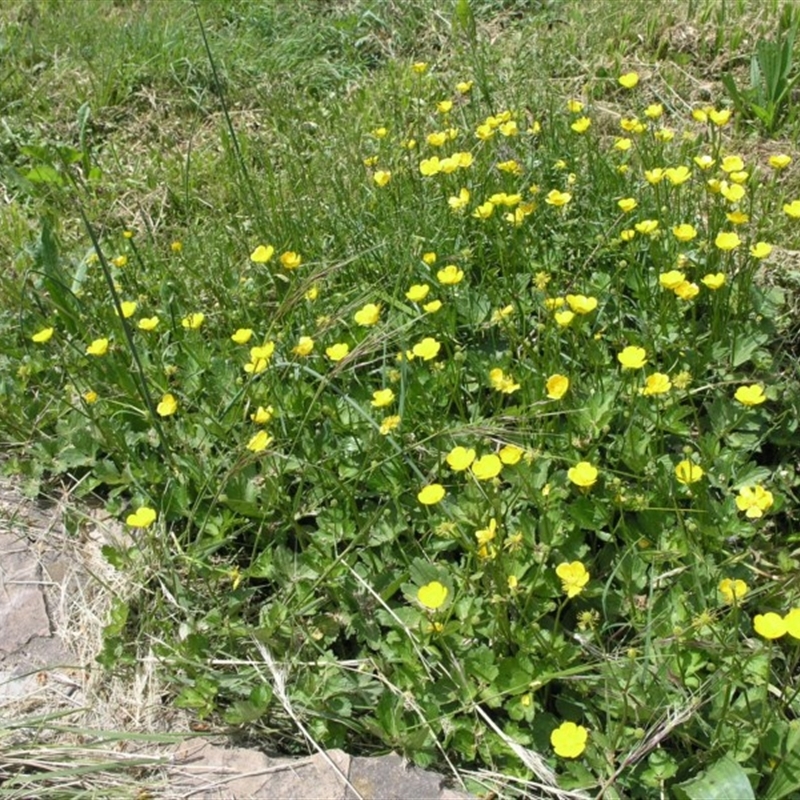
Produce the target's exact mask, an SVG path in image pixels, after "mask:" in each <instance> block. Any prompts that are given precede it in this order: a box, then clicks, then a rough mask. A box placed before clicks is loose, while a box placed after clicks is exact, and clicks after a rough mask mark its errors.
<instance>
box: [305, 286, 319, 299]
mask: <svg viewBox="0 0 800 800" xmlns="http://www.w3.org/2000/svg"><path fill="white" fill-rule="evenodd" d="M303 297H305V299H306V300H308V301H309V302H311V303H313V302H314V301H315V300H316V299H317V298H318V297H319V286H318V285H317V284H316V283H315V284H314V285H313V286H310V287H309V289H308V291H307V292H306V293H305V294H304V295H303Z"/></svg>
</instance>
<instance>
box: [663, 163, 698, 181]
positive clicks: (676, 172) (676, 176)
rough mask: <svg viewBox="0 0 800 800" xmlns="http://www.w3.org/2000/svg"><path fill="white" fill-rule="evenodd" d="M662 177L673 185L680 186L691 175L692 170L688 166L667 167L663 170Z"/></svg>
mask: <svg viewBox="0 0 800 800" xmlns="http://www.w3.org/2000/svg"><path fill="white" fill-rule="evenodd" d="M664 177H665V178H666V179H667V180H668V181H669V182H670V183H671V184H672V185H673V186H680V185H681V184H682V183H686V181H688V180H689V178H691V177H692V171H691V170H690V169H689V168H688V167H684V166H682V165H681V166H680V167H668V168H667V169H665V170H664Z"/></svg>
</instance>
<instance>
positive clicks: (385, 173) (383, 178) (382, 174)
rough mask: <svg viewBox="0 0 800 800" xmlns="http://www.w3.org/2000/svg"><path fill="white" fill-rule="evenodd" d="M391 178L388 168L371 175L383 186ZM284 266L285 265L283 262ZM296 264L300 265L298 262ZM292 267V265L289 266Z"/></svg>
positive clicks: (377, 184)
mask: <svg viewBox="0 0 800 800" xmlns="http://www.w3.org/2000/svg"><path fill="white" fill-rule="evenodd" d="M391 179H392V173H391V172H390V171H389V170H388V169H379V170H377V171H376V172H375V174H374V175H373V176H372V180H373V181H375V185H376V186H379V187H381V188H383V187H384V186H386V184H387V183H389V181H390V180H391ZM284 266H286V265H285V264H284ZM297 266H300V265H299V263H298V265H297ZM291 269H293V267H291Z"/></svg>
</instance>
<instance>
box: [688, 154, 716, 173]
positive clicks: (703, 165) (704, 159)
mask: <svg viewBox="0 0 800 800" xmlns="http://www.w3.org/2000/svg"><path fill="white" fill-rule="evenodd" d="M692 161H694V163H695V164H697V166H698V167H700V169H703V170H706V169H711V167H713V166H714V164H716V163H717V162H716V159H714V158H712V157H711V156H709V155H702V156H695V157H694V158H693V159H692Z"/></svg>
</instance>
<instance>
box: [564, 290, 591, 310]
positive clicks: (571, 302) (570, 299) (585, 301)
mask: <svg viewBox="0 0 800 800" xmlns="http://www.w3.org/2000/svg"><path fill="white" fill-rule="evenodd" d="M566 299H567V305H568V306H569V307H570V308H571V309H572V310H573V311H574V312H575V313H576V314H591V312H592V311H594V310H595V309H596V308H597V298H596V297H585V296H584V295H582V294H568V295H567V298H566Z"/></svg>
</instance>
